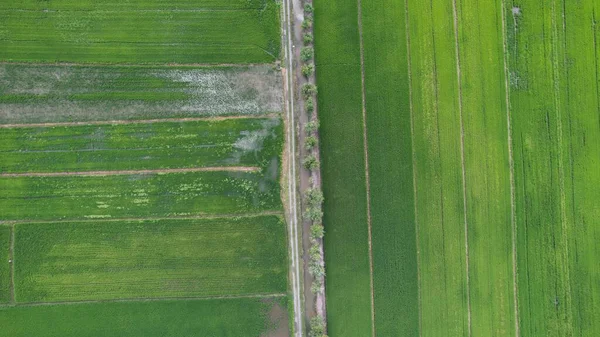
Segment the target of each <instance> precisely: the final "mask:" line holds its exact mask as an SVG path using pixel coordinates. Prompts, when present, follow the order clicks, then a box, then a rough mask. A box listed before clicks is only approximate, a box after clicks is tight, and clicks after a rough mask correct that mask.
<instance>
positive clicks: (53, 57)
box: [0, 0, 280, 63]
mask: <svg viewBox="0 0 600 337" xmlns="http://www.w3.org/2000/svg"><path fill="white" fill-rule="evenodd" d="M223 2H224V3H225V5H223V4H217V3H216V2H215V1H213V0H209V1H178V2H162V3H161V2H158V1H150V2H146V1H139V0H138V1H128V2H126V4H125V5H122V4H120V3H117V2H115V1H109V2H107V3H104V2H103V3H102V4H96V3H94V2H87V1H86V2H79V1H74V0H62V1H24V2H21V1H20V2H13V1H3V2H2V3H1V4H0V21H1V22H2V30H0V41H1V42H2V48H1V49H0V59H3V60H10V61H25V62H57V61H58V62H84V63H89V62H102V63H263V62H264V63H266V62H273V61H275V60H276V59H277V58H278V57H279V52H280V38H279V28H280V25H279V4H278V2H276V1H274V0H259V1H246V2H242V1H223ZM228 4H230V5H228Z"/></svg>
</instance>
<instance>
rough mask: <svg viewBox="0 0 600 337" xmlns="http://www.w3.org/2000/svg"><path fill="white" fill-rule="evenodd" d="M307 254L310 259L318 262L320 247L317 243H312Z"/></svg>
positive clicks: (319, 259)
mask: <svg viewBox="0 0 600 337" xmlns="http://www.w3.org/2000/svg"><path fill="white" fill-rule="evenodd" d="M308 255H309V256H310V260H311V261H315V262H320V261H321V249H320V248H319V245H312V246H310V249H309V250H308Z"/></svg>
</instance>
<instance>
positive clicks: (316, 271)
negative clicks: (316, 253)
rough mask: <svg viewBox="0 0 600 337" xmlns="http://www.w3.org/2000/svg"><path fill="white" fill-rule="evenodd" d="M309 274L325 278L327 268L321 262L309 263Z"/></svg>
mask: <svg viewBox="0 0 600 337" xmlns="http://www.w3.org/2000/svg"><path fill="white" fill-rule="evenodd" d="M308 272H309V273H310V274H311V275H312V276H314V277H316V278H319V277H324V276H325V267H323V265H322V264H321V262H319V261H310V262H309V263H308Z"/></svg>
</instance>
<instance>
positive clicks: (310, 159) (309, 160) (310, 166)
mask: <svg viewBox="0 0 600 337" xmlns="http://www.w3.org/2000/svg"><path fill="white" fill-rule="evenodd" d="M302 165H303V166H304V167H305V168H306V169H307V170H316V169H318V168H319V166H320V164H319V161H318V160H317V158H316V157H315V156H314V155H312V154H311V155H308V156H306V158H304V161H302Z"/></svg>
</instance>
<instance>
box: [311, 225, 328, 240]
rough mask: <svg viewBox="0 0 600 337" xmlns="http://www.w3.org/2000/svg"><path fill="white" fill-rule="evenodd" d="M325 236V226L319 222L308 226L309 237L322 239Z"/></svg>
mask: <svg viewBox="0 0 600 337" xmlns="http://www.w3.org/2000/svg"><path fill="white" fill-rule="evenodd" d="M323 236H325V228H324V227H323V225H321V224H320V223H318V224H314V225H312V226H310V237H311V238H313V239H315V240H316V239H322V238H323Z"/></svg>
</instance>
